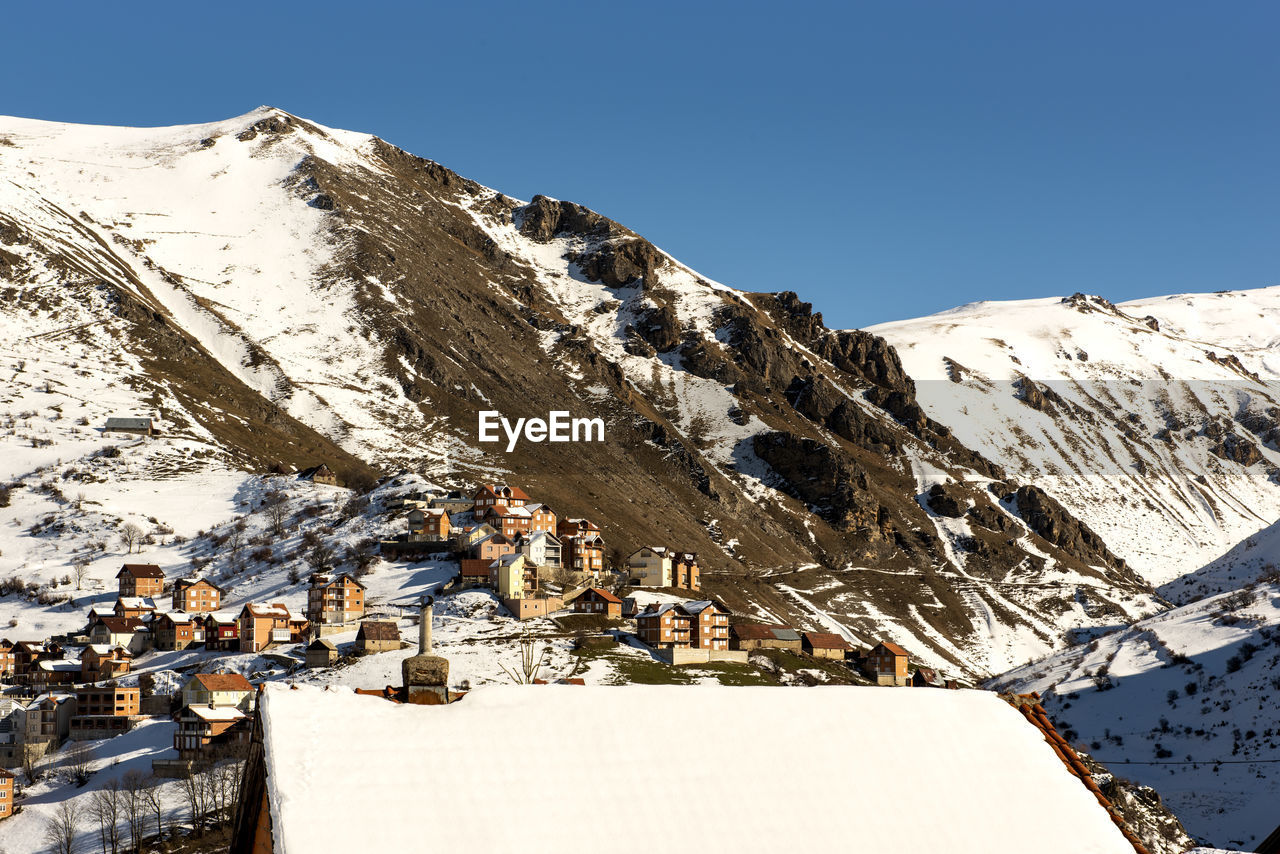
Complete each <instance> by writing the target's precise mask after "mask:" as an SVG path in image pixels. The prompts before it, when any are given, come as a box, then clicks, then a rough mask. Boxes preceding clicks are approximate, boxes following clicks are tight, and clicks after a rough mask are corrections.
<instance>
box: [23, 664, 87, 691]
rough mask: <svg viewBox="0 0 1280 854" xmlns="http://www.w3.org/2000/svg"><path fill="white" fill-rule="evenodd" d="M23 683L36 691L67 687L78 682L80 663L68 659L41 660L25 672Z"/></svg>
mask: <svg viewBox="0 0 1280 854" xmlns="http://www.w3.org/2000/svg"><path fill="white" fill-rule="evenodd" d="M25 681H26V683H27V684H28V685H30V686H32V687H33V688H35V689H36V690H37V691H47V690H49V689H51V688H54V687H57V686H63V687H69V686H71V685H74V684H76V682H78V681H80V662H78V661H72V660H71V659H69V658H42V659H40V660H39V661H37V662H36V663H35V665H34V666H33V667H32V668H31V669H30V670H28V671H27V675H26V679H25Z"/></svg>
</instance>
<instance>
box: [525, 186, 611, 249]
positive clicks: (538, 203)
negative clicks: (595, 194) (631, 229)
mask: <svg viewBox="0 0 1280 854" xmlns="http://www.w3.org/2000/svg"><path fill="white" fill-rule="evenodd" d="M516 213H517V215H518V217H519V223H520V233H521V234H523V235H524V236H525V237H530V238H532V239H534V240H536V241H538V242H539V243H550V242H551V240H552V239H553V238H555V237H557V236H558V235H561V234H575V235H578V236H581V237H608V236H611V235H612V234H614V233H615V232H621V231H625V230H624V229H622V228H621V226H618V224H617V223H615V222H614V221H613V220H611V219H608V218H607V217H603V216H601V215H600V214H598V213H596V212H595V211H593V210H590V209H588V208H584V207H583V206H582V205H576V204H574V203H573V202H562V201H558V200H556V199H551V198H548V197H546V196H534V197H533V200H532V201H530V202H529V204H527V205H525V206H524V207H522V208H520V209H519V210H517V211H516Z"/></svg>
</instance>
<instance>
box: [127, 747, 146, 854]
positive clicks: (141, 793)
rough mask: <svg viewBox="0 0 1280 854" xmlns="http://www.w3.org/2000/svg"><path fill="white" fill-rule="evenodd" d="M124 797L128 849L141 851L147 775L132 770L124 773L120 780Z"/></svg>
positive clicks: (144, 823) (144, 821)
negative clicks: (127, 827)
mask: <svg viewBox="0 0 1280 854" xmlns="http://www.w3.org/2000/svg"><path fill="white" fill-rule="evenodd" d="M120 785H121V791H122V793H123V797H124V814H125V818H127V819H128V822H129V847H130V848H131V849H132V850H133V851H134V852H135V854H136V852H138V851H140V850H142V837H143V836H144V835H145V833H146V824H147V801H146V795H145V792H146V788H147V775H146V774H143V773H142V772H141V771H139V770H137V769H136V768H135V769H132V770H130V771H126V772H124V777H122V778H121V779H120Z"/></svg>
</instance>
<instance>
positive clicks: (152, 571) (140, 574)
mask: <svg viewBox="0 0 1280 854" xmlns="http://www.w3.org/2000/svg"><path fill="white" fill-rule="evenodd" d="M126 573H127V574H129V575H132V576H133V577H134V578H164V570H162V569H161V568H160V567H158V566H156V565H155V564H154V563H126V564H125V565H124V566H122V567H120V571H119V572H117V573H116V578H119V577H120V576H122V575H125V574H126Z"/></svg>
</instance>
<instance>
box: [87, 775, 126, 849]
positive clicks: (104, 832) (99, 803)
mask: <svg viewBox="0 0 1280 854" xmlns="http://www.w3.org/2000/svg"><path fill="white" fill-rule="evenodd" d="M123 806H124V804H123V796H122V795H121V793H120V781H119V780H111V781H109V782H107V783H106V784H105V785H104V786H103V787H102V788H101V789H99V790H98V791H96V792H94V793H93V794H92V795H90V796H89V817H90V818H91V819H93V820H94V821H96V822H97V823H98V839H99V841H101V842H102V854H120V811H121V808H122V807H123Z"/></svg>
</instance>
